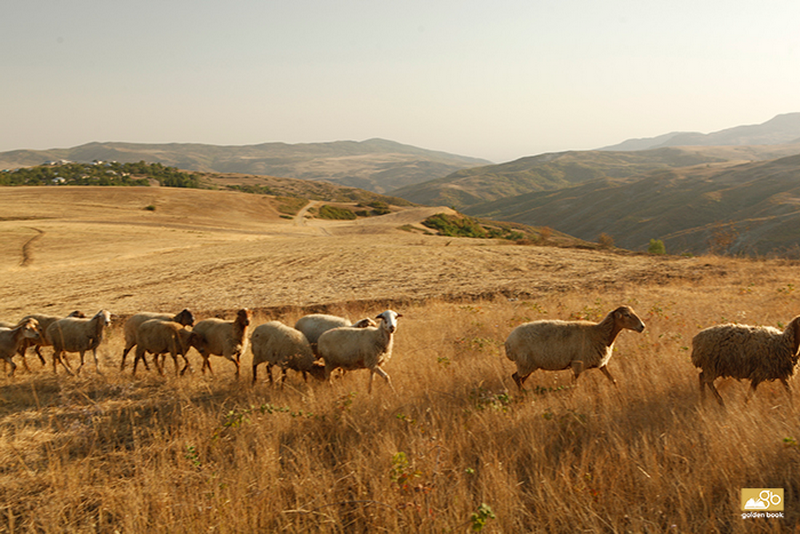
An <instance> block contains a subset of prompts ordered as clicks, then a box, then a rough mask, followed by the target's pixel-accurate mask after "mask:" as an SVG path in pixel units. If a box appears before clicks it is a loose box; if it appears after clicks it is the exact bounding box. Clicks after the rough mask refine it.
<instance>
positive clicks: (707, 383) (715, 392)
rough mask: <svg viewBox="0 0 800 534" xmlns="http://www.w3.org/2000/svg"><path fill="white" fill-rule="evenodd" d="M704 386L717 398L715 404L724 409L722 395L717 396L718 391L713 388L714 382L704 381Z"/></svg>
mask: <svg viewBox="0 0 800 534" xmlns="http://www.w3.org/2000/svg"><path fill="white" fill-rule="evenodd" d="M705 384H706V385H707V386H708V389H710V390H711V393H713V394H714V396H715V397H716V398H717V402H718V403H719V405H720V406H722V407H723V408H724V407H725V402H724V401H723V400H722V395H720V394H719V391H717V388H716V387H714V382H713V381H709V380H706V382H705Z"/></svg>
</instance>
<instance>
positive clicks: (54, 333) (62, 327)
mask: <svg viewBox="0 0 800 534" xmlns="http://www.w3.org/2000/svg"><path fill="white" fill-rule="evenodd" d="M109 324H111V314H110V313H109V312H108V311H106V310H100V311H99V312H97V313H96V314H95V316H94V317H92V318H91V319H85V318H80V317H64V318H63V319H59V320H58V321H54V322H53V323H52V324H51V325H50V326H49V327H47V331H46V336H47V338H48V339H49V340H50V342H51V343H52V344H53V371H54V372H55V371H56V363H57V362H61V365H63V366H64V369H66V370H67V372H68V373H69V374H72V370H71V369H70V368H69V365H68V364H67V362H66V361H65V360H63V359H62V355H63V354H64V352H79V353H80V355H81V365H80V366H79V367H78V370H77V373H80V372H81V368H83V363H84V359H83V356H84V354H85V353H86V351H89V350H91V351H92V356H94V368H95V370H96V371H97V372H98V373H100V364H99V363H98V361H97V347H98V345H100V342H101V341H103V330H104V328H105V327H106V326H108V325H109Z"/></svg>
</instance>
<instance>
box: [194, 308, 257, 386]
mask: <svg viewBox="0 0 800 534" xmlns="http://www.w3.org/2000/svg"><path fill="white" fill-rule="evenodd" d="M250 316H251V313H250V310H248V309H247V308H242V309H241V310H239V311H238V312H237V313H236V319H234V320H233V321H223V320H222V319H217V318H211V319H204V320H202V321H200V322H199V323H197V324H196V325H195V326H194V329H193V330H192V331H193V332H196V333H198V334H200V335H201V336H203V339H204V340H205V347H204V349H203V350H202V351H200V354H201V355H202V356H203V368H202V371H203V373H204V374H205V372H206V368H208V370H209V371H210V372H211V373H212V374H213V373H214V371H213V370H212V369H211V362H210V361H209V360H208V357H209V355H211V354H215V355H217V356H223V357H224V358H227V359H228V360H230V361H232V362H233V363H234V364H235V365H236V378H239V367H240V359H241V357H242V353H243V352H244V351H245V348H246V347H245V345H246V343H247V338H246V335H247V326H248V325H249V324H250Z"/></svg>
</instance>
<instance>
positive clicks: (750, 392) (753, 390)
mask: <svg viewBox="0 0 800 534" xmlns="http://www.w3.org/2000/svg"><path fill="white" fill-rule="evenodd" d="M758 384H759V383H758V381H756V380H752V381H751V382H750V389H749V390H747V395H745V397H744V403H745V404H747V403H748V402H749V401H750V399H752V398H753V395H755V393H756V388H757V387H758Z"/></svg>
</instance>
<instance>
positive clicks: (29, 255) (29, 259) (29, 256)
mask: <svg viewBox="0 0 800 534" xmlns="http://www.w3.org/2000/svg"><path fill="white" fill-rule="evenodd" d="M31 230H35V231H36V232H38V233H37V234H36V235H35V236H33V237H32V238H30V239H28V240H27V241H25V244H24V245H22V260H21V261H20V262H19V264H20V266H22V267H27V266H28V265H30V264H31V263H33V243H34V242H35V241H36V240H37V239H39V238H41V237H42V236H43V235H44V231H43V230H39V229H38V228H31Z"/></svg>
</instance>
